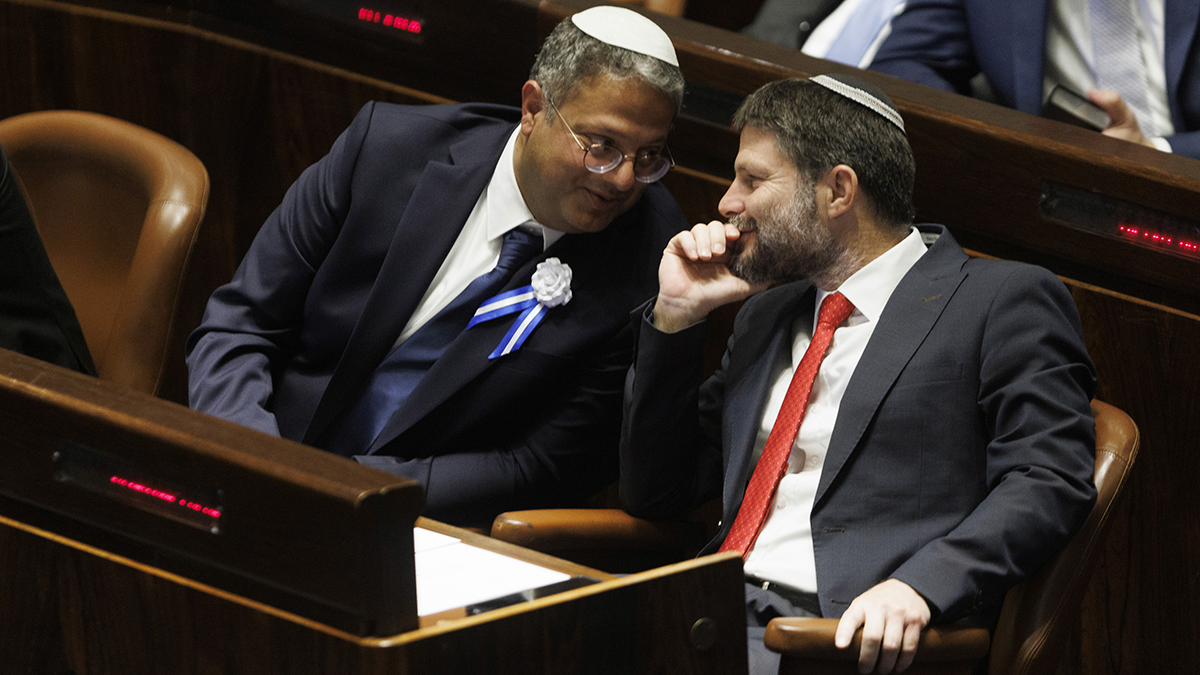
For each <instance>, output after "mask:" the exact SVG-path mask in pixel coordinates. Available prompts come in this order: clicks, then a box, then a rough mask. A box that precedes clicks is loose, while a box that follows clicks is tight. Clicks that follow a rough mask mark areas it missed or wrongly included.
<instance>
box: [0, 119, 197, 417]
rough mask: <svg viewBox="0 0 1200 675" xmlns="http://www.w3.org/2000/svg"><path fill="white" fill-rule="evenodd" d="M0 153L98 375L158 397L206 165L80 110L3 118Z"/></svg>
mask: <svg viewBox="0 0 1200 675" xmlns="http://www.w3.org/2000/svg"><path fill="white" fill-rule="evenodd" d="M0 145H2V146H4V149H5V151H6V152H7V153H8V156H9V160H10V162H11V164H12V166H13V170H14V172H15V173H16V174H17V176H18V177H19V179H20V182H21V184H22V187H23V188H24V191H25V196H26V199H27V201H28V202H29V206H30V210H31V211H32V212H33V217H34V221H35V222H36V223H37V227H38V232H39V233H40V234H41V236H42V240H43V241H44V242H45V244H46V251H47V253H48V254H49V256H50V261H51V263H52V264H53V265H54V270H55V272H56V273H57V274H58V277H59V280H60V281H61V282H62V285H63V289H64V290H66V292H67V297H68V298H69V299H70V300H71V304H72V305H74V307H75V313H76V314H77V315H78V317H79V323H80V325H81V326H82V328H83V334H84V337H85V339H86V340H87V345H88V349H89V350H90V351H91V353H92V358H93V359H94V360H95V362H96V369H97V371H98V373H99V375H100V377H101V378H102V379H105V380H111V381H114V382H120V383H122V384H125V385H128V386H130V387H132V388H134V389H136V390H139V391H143V392H146V393H151V394H153V393H156V392H157V390H158V386H159V383H160V380H161V378H162V374H163V371H164V368H165V365H166V363H167V359H168V354H167V341H168V339H169V336H170V334H171V328H172V323H173V322H174V319H175V309H176V302H177V298H178V295H179V288H180V285H181V282H182V280H183V275H184V271H185V268H186V266H187V262H188V257H189V254H190V253H191V250H192V245H193V244H194V243H195V241H196V235H197V232H198V228H199V225H200V220H201V218H202V217H203V215H204V207H205V205H206V204H207V202H208V172H207V171H206V170H205V169H204V165H203V164H202V163H201V162H200V160H199V159H197V158H196V156H195V155H193V154H192V153H191V152H189V151H188V150H187V148H184V147H183V146H182V145H179V144H178V143H176V142H174V141H172V140H170V139H167V138H165V137H163V136H160V135H159V134H156V133H154V132H152V131H149V130H148V129H143V128H142V127H139V126H136V125H134V124H130V123H129V122H124V121H121V120H118V119H113V118H111V117H105V116H103V115H97V114H94V113H86V112H77V111H65V110H60V111H46V112H33V113H27V114H24V115H17V116H15V117H10V118H8V119H5V120H2V121H0ZM175 356H177V357H179V358H182V356H181V355H175Z"/></svg>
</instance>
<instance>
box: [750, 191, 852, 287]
mask: <svg viewBox="0 0 1200 675" xmlns="http://www.w3.org/2000/svg"><path fill="white" fill-rule="evenodd" d="M814 188H815V186H814V185H811V184H810V185H802V186H800V188H799V189H798V190H796V192H795V193H794V194H793V195H792V197H791V199H788V200H786V201H781V202H778V203H776V204H774V205H773V206H772V207H771V208H770V209H769V210H768V211H767V212H766V213H764V214H763V216H762V217H761V218H751V217H750V216H747V215H746V214H745V213H739V214H736V215H734V216H733V217H732V218H730V219H729V223H730V224H731V225H733V226H734V227H736V228H737V229H738V230H740V231H742V232H753V233H754V242H753V243H752V244H749V245H746V244H743V241H744V240H740V239H739V240H738V241H737V242H735V247H734V249H735V250H734V251H733V253H732V254H731V255H730V258H729V263H728V265H729V271H730V272H731V273H732V274H733V275H734V276H736V277H738V278H740V279H743V280H745V281H747V282H749V283H751V284H779V283H787V282H790V281H797V280H799V279H804V278H806V277H811V276H813V275H814V274H818V275H819V274H822V273H824V272H827V271H830V270H833V269H834V268H836V267H838V266H839V265H841V264H843V263H845V262H848V261H845V258H846V251H845V249H844V248H843V247H842V246H841V245H840V244H838V242H837V240H836V239H835V238H834V236H833V234H832V233H830V231H829V228H827V227H825V226H824V225H823V224H821V221H820V219H819V218H818V217H817V203H816V196H815V190H814Z"/></svg>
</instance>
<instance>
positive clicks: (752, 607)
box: [746, 583, 821, 675]
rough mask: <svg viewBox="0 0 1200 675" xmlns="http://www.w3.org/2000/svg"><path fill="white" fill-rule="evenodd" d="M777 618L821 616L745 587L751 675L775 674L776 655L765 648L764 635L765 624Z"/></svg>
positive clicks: (751, 585) (775, 595) (770, 594)
mask: <svg viewBox="0 0 1200 675" xmlns="http://www.w3.org/2000/svg"><path fill="white" fill-rule="evenodd" d="M777 616H807V617H820V616H821V615H820V614H819V613H814V612H812V611H810V610H808V609H805V608H803V607H801V606H799V605H796V604H793V603H792V602H791V601H789V600H788V599H786V598H784V597H783V596H781V595H779V594H778V593H775V592H773V591H768V590H764V589H762V588H760V587H758V586H755V585H754V584H751V583H747V584H746V652H747V654H748V655H749V657H750V675H778V673H779V654H776V653H775V652H773V651H771V650H769V649H767V647H766V645H764V644H763V635H764V634H765V633H766V632H767V624H768V623H770V622H771V619H774V618H775V617H777Z"/></svg>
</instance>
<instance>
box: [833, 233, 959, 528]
mask: <svg viewBox="0 0 1200 675" xmlns="http://www.w3.org/2000/svg"><path fill="white" fill-rule="evenodd" d="M922 229H923V230H924V229H925V228H922ZM966 260H967V256H966V254H965V253H964V252H963V250H962V249H961V248H959V246H958V244H957V243H955V242H954V240H953V239H952V238H951V237H950V235H949V234H948V233H946V232H944V231H942V235H941V237H940V238H939V239H938V241H937V242H936V243H935V244H934V245H933V247H931V248H930V249H929V251H927V252H926V253H925V255H924V256H922V257H921V259H920V260H918V261H917V264H916V265H914V266H913V268H912V269H911V270H909V271H908V274H906V275H905V276H904V278H903V279H902V280H901V281H900V285H898V286H897V287H896V290H895V291H894V292H893V293H892V296H891V298H890V299H889V300H888V302H887V305H886V306H885V307H884V310H883V315H882V316H880V318H879V325H878V326H876V327H875V331H874V332H873V333H872V334H871V340H870V341H869V342H868V343H867V348H866V350H865V351H864V352H863V355H862V358H861V359H859V361H858V365H857V366H856V367H855V369H854V375H852V376H851V378H850V383H849V384H848V385H847V387H846V393H845V394H844V395H843V396H842V402H841V405H840V407H839V408H838V416H837V422H836V423H835V424H834V428H833V435H832V436H831V438H830V440H829V449H828V451H827V453H826V456H825V466H824V469H823V470H822V471H821V480H820V482H819V483H818V484H817V494H816V497H815V498H814V500H813V509H814V510H815V509H816V508H818V507H819V506H820V504H821V501H822V499H823V497H824V496H825V493H826V492H827V491H828V490H829V486H830V485H832V484H833V482H834V480H836V478H837V476H838V474H839V473H840V472H841V470H842V467H843V466H845V464H846V461H847V460H848V459H849V458H850V456H851V455H852V454H853V453H854V450H855V449H856V448H857V447H858V446H859V443H860V441H861V440H862V436H863V433H864V432H865V431H866V428H867V425H869V424H870V423H871V420H872V419H874V417H875V411H876V410H878V408H879V405H880V404H881V403H882V402H883V399H884V397H885V396H887V394H888V392H889V391H891V389H892V385H893V384H895V382H896V378H898V377H899V376H900V372H901V371H902V370H904V367H905V366H906V365H907V364H908V362H909V360H910V359H911V358H912V356H913V354H914V353H916V351H917V349H918V348H919V347H920V346H921V343H922V342H924V340H925V338H926V336H928V335H929V331H930V330H932V329H933V326H934V324H935V323H937V320H938V317H940V316H941V314H942V310H944V309H945V308H946V305H947V303H949V302H950V298H951V297H953V295H954V293H955V291H956V290H958V287H959V285H960V284H961V283H962V281H963V279H965V278H966V273H965V272H963V271H962V265H963V263H964V262H966Z"/></svg>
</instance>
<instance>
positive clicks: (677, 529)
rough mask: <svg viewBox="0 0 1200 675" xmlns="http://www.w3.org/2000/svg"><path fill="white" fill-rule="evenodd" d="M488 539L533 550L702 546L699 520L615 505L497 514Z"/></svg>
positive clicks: (665, 548) (661, 548) (692, 550)
mask: <svg viewBox="0 0 1200 675" xmlns="http://www.w3.org/2000/svg"><path fill="white" fill-rule="evenodd" d="M492 537H493V538H495V539H500V540H503V541H507V542H510V543H513V544H517V545H519V546H524V547H525V548H531V549H534V550H536V551H545V552H553V551H579V550H611V549H621V550H644V551H691V552H692V553H693V554H694V552H695V551H696V550H697V549H699V548H700V547H701V546H703V545H704V527H703V526H702V525H700V524H699V523H690V522H660V521H652V520H644V519H642V518H635V517H633V516H631V515H629V514H627V513H625V512H624V511H621V510H619V509H541V510H534V511H510V512H508V513H502V514H500V515H499V516H496V520H495V521H494V522H493V523H492Z"/></svg>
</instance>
